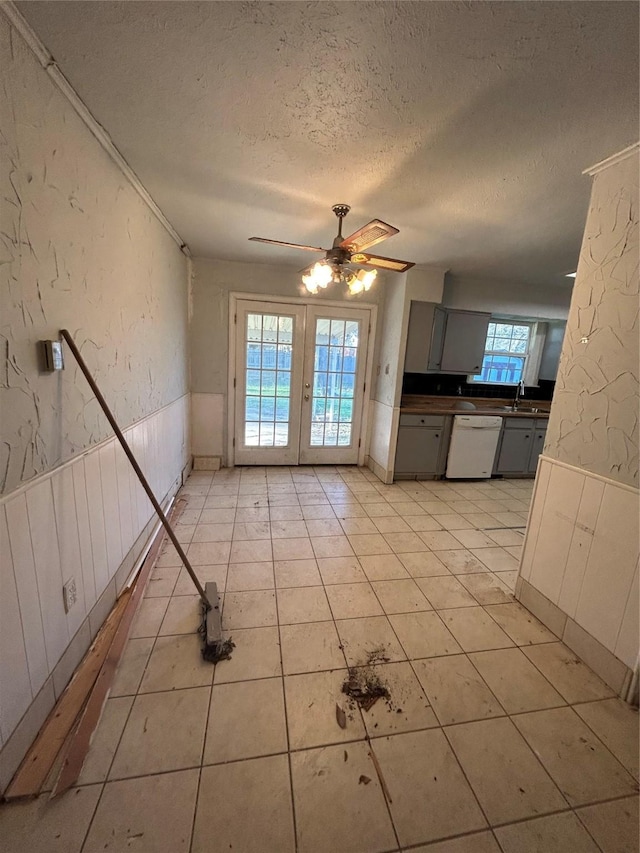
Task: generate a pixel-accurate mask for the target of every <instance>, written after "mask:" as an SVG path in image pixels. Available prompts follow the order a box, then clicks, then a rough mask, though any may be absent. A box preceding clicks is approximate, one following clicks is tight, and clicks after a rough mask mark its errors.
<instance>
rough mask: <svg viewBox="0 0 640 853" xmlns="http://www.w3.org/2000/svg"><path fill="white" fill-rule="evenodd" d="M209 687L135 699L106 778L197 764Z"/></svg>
mask: <svg viewBox="0 0 640 853" xmlns="http://www.w3.org/2000/svg"><path fill="white" fill-rule="evenodd" d="M210 693H211V689H210V688H209V687H196V688H193V689H189V690H174V691H172V692H170V693H147V694H145V695H141V696H137V697H136V699H135V702H134V703H133V708H132V709H131V713H130V714H129V719H128V720H127V725H126V726H125V730H124V732H123V735H122V739H121V741H120V744H119V746H118V750H117V752H116V755H115V758H114V760H113V764H112V766H111V771H110V773H109V778H110V779H122V778H125V777H127V776H145V775H147V774H150V773H163V772H165V771H167V770H182V769H184V768H186V767H195V766H197V765H199V764H200V758H201V756H202V745H203V743H204V733H205V727H206V724H207V712H208V710H209V694H210Z"/></svg>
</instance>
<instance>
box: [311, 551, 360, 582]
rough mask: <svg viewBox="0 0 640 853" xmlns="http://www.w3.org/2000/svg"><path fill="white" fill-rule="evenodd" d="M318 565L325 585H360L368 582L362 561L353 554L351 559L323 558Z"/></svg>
mask: <svg viewBox="0 0 640 853" xmlns="http://www.w3.org/2000/svg"><path fill="white" fill-rule="evenodd" d="M317 563H318V569H319V570H320V574H321V575H322V581H323V583H324V584H327V585H328V584H334V583H359V582H360V581H366V580H367V576H366V575H365V573H364V571H363V570H362V566H361V565H360V560H359V559H358V558H357V557H356V556H355V555H353V554H352V555H351V556H350V557H322V558H321V559H320V560H318V561H317Z"/></svg>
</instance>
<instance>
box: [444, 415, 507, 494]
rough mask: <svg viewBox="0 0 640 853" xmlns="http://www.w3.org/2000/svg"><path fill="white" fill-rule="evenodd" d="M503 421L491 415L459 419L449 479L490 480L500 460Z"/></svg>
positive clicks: (449, 460) (455, 425)
mask: <svg viewBox="0 0 640 853" xmlns="http://www.w3.org/2000/svg"><path fill="white" fill-rule="evenodd" d="M501 426H502V418H496V417H493V416H488V415H456V416H455V417H454V419H453V430H452V431H451V443H450V444H449V455H448V457H447V473H446V475H445V476H447V477H449V478H451V479H455V478H456V477H459V478H462V479H465V480H470V479H473V478H474V477H482V478H486V477H490V476H491V472H492V470H493V460H494V459H495V456H496V448H497V446H498V438H499V437H500V427H501Z"/></svg>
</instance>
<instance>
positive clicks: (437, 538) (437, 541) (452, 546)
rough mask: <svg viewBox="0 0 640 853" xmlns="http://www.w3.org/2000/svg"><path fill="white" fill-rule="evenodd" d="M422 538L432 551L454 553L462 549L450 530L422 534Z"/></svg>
mask: <svg viewBox="0 0 640 853" xmlns="http://www.w3.org/2000/svg"><path fill="white" fill-rule="evenodd" d="M420 538H421V539H422V541H423V542H424V543H425V545H426V546H427V548H429V549H430V550H431V551H454V550H456V549H457V548H462V545H461V543H460V542H458V540H457V539H456V538H455V536H453V534H451V533H449V531H448V530H435V531H433V532H429V531H427V532H426V533H420Z"/></svg>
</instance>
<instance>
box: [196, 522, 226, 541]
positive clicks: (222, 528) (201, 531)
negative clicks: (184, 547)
mask: <svg viewBox="0 0 640 853" xmlns="http://www.w3.org/2000/svg"><path fill="white" fill-rule="evenodd" d="M233 534H234V530H233V524H231V523H230V522H228V523H226V524H199V525H198V526H197V527H196V529H195V531H194V534H193V537H192V542H231V540H232V539H233Z"/></svg>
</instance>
